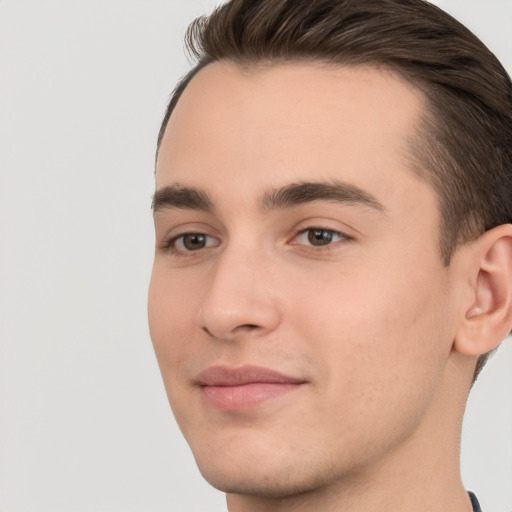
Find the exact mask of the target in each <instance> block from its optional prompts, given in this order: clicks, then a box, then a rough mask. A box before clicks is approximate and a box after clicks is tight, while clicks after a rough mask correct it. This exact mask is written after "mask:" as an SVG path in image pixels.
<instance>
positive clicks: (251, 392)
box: [202, 382, 300, 411]
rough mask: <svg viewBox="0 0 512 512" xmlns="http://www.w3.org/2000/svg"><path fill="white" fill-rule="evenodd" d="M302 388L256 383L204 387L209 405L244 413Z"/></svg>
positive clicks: (291, 385)
mask: <svg viewBox="0 0 512 512" xmlns="http://www.w3.org/2000/svg"><path fill="white" fill-rule="evenodd" d="M299 387H300V384H292V383H267V382H255V383H252V384H244V385H241V386H203V388H202V390H203V394H204V397H205V399H206V402H207V403H208V405H210V406H212V407H214V408H215V409H219V410H221V411H244V410H247V409H252V408H253V407H256V406H258V405H260V404H262V403H264V402H267V401H268V400H272V399H274V398H277V397H279V396H282V395H285V394H287V393H290V392H291V391H294V390H296V389H298V388H299Z"/></svg>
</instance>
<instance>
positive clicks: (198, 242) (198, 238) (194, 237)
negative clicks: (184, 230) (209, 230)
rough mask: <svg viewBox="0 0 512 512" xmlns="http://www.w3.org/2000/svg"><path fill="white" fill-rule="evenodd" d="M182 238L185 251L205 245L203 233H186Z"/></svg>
mask: <svg viewBox="0 0 512 512" xmlns="http://www.w3.org/2000/svg"><path fill="white" fill-rule="evenodd" d="M182 240H183V242H182V243H183V247H184V248H185V249H186V250H187V251H197V250H198V249H203V248H204V247H206V235H204V234H203V233H188V234H187V235H183V237H182Z"/></svg>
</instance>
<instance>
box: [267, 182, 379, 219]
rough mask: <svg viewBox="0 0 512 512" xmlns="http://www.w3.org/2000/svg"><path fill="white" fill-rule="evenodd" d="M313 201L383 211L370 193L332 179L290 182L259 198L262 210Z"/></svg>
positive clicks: (289, 206) (288, 206)
mask: <svg viewBox="0 0 512 512" xmlns="http://www.w3.org/2000/svg"><path fill="white" fill-rule="evenodd" d="M313 201H332V202H336V203H343V204H355V205H361V206H366V207H369V208H372V209H374V210H377V211H379V212H382V213H383V212H385V211H386V209H385V208H384V206H383V205H382V204H381V203H380V202H379V201H378V200H377V198H375V197H374V196H373V195H372V194H370V193H369V192H367V191H366V190H363V189H361V188H359V187H357V186H355V185H352V184H350V183H344V182H341V181H337V180H333V181H330V182H323V181H321V182H300V183H291V184H290V185H286V186H284V187H282V188H279V189H275V190H270V191H269V192H267V193H265V194H264V195H263V197H262V199H261V207H262V209H264V210H276V209H284V208H291V207H293V206H298V205H301V204H305V203H311V202H313Z"/></svg>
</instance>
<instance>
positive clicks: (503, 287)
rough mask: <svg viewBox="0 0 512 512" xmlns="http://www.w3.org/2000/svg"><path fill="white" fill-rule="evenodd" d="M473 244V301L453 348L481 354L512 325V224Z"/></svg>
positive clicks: (488, 349)
mask: <svg viewBox="0 0 512 512" xmlns="http://www.w3.org/2000/svg"><path fill="white" fill-rule="evenodd" d="M471 246H472V249H471V251H470V256H469V260H470V263H469V268H468V270H469V273H470V285H471V288H472V293H471V301H470V302H471V303H470V304H469V305H467V306H466V307H465V317H464V318H463V321H462V322H461V324H460V326H459V329H458V332H457V335H456V337H455V341H454V346H453V348H454V349H455V350H456V351H457V352H459V353H461V354H465V355H468V356H479V355H482V354H485V353H486V352H489V351H490V350H492V349H493V348H495V347H497V346H498V345H499V344H500V343H501V342H502V341H503V340H504V339H505V338H506V337H507V335H508V334H509V333H510V331H511V329H512V224H503V225H501V226H498V227H496V228H494V229H491V230H489V231H487V232H485V233H484V234H483V235H482V236H481V237H479V238H478V239H477V240H476V241H475V242H473V243H472V244H471Z"/></svg>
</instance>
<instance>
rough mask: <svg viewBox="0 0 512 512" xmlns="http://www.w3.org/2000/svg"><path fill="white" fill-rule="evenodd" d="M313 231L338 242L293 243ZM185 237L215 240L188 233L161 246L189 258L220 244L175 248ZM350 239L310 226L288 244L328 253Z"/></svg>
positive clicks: (334, 232)
mask: <svg viewBox="0 0 512 512" xmlns="http://www.w3.org/2000/svg"><path fill="white" fill-rule="evenodd" d="M314 231H316V232H323V233H324V234H327V236H330V237H338V238H339V240H335V241H330V242H329V243H327V244H326V245H317V246H315V245H313V244H306V243H304V244H301V243H298V242H294V240H296V239H298V238H299V237H301V236H304V235H305V234H307V233H310V234H311V233H312V232H314ZM187 236H196V237H205V238H206V239H210V240H216V239H215V238H214V237H212V236H210V235H207V234H206V233H201V232H188V233H183V234H181V235H178V236H175V237H173V238H171V239H169V240H168V241H166V242H165V243H164V245H163V249H164V250H166V251H168V252H169V253H171V254H172V255H173V256H176V257H191V256H193V254H194V253H195V252H197V253H199V252H202V249H208V248H210V247H218V245H219V244H220V243H217V244H210V245H206V246H204V247H200V248H198V249H196V250H190V249H186V248H181V249H180V248H178V247H176V245H177V244H178V243H179V242H180V241H181V242H182V243H183V241H184V239H185V237H187ZM308 238H309V236H308ZM352 239H353V238H352V237H351V236H349V235H346V234H345V233H343V232H341V231H337V230H335V229H331V228H327V227H321V226H311V227H307V228H305V229H301V230H300V231H298V233H297V234H296V235H294V237H293V238H292V241H290V242H289V244H290V245H302V246H307V247H309V248H310V250H314V251H328V250H332V248H331V246H332V245H335V244H337V243H340V242H343V241H350V240H352ZM310 241H311V240H310Z"/></svg>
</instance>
